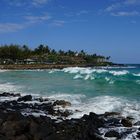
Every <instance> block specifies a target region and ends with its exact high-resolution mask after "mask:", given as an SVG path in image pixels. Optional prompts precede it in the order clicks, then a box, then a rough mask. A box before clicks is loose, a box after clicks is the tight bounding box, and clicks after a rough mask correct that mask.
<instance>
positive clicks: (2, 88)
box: [0, 82, 21, 92]
mask: <svg viewBox="0 0 140 140" xmlns="http://www.w3.org/2000/svg"><path fill="white" fill-rule="evenodd" d="M20 88H21V87H20V86H17V85H14V84H12V83H9V82H7V83H1V84H0V92H19V90H20Z"/></svg>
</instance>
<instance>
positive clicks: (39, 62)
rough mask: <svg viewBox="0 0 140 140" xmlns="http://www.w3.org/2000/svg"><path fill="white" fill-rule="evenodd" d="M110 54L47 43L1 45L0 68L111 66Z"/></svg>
mask: <svg viewBox="0 0 140 140" xmlns="http://www.w3.org/2000/svg"><path fill="white" fill-rule="evenodd" d="M113 65H116V64H114V63H112V62H110V56H107V57H105V56H103V55H97V54H95V53H94V54H88V53H86V52H85V51H84V50H81V51H79V52H78V51H72V50H68V51H63V50H59V51H56V50H55V49H51V48H50V47H48V45H42V44H41V45H39V46H38V47H36V48H35V49H30V48H29V47H28V46H27V45H23V46H21V45H14V44H11V45H1V46H0V68H1V69H50V68H60V69H61V68H64V67H75V66H80V67H87V66H113Z"/></svg>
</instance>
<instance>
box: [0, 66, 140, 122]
mask: <svg viewBox="0 0 140 140" xmlns="http://www.w3.org/2000/svg"><path fill="white" fill-rule="evenodd" d="M2 92H11V93H21V94H23V95H24V94H32V95H34V96H42V97H48V98H50V99H55V100H57V99H59V100H61V99H62V100H67V101H70V102H71V103H72V106H71V107H68V108H69V109H71V110H73V112H74V111H75V110H78V111H75V113H74V114H73V115H71V116H70V117H71V118H79V117H82V116H83V114H89V112H95V113H97V114H102V113H105V112H112V111H113V112H120V113H121V114H122V115H123V116H126V117H127V116H129V117H133V118H135V119H136V120H139V119H140V65H130V66H128V67H115V68H113V67H100V68H90V67H89V68H79V67H74V68H72V67H71V68H64V69H62V70H58V69H52V70H0V93H2Z"/></svg>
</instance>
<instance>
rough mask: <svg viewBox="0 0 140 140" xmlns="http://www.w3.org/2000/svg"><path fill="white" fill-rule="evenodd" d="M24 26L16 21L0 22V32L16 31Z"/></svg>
mask: <svg viewBox="0 0 140 140" xmlns="http://www.w3.org/2000/svg"><path fill="white" fill-rule="evenodd" d="M25 26H26V25H23V24H17V23H0V33H7V32H16V31H18V30H21V29H23V28H25Z"/></svg>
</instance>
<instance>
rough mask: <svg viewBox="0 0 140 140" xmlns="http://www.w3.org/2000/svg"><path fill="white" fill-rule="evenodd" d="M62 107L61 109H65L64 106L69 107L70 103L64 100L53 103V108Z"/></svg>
mask: <svg viewBox="0 0 140 140" xmlns="http://www.w3.org/2000/svg"><path fill="white" fill-rule="evenodd" d="M56 105H58V106H62V107H63V108H65V107H66V106H71V103H70V102H68V101H65V100H57V101H55V102H54V103H53V106H56Z"/></svg>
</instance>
